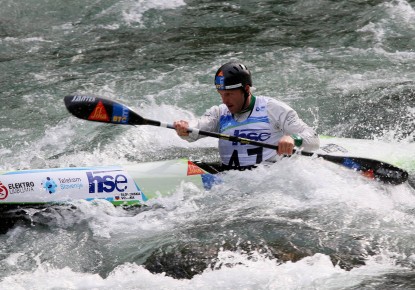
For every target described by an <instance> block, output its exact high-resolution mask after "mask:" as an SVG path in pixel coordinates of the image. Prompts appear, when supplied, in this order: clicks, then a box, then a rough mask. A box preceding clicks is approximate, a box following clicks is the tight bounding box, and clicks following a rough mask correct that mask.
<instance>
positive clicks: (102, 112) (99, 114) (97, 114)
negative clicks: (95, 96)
mask: <svg viewBox="0 0 415 290" xmlns="http://www.w3.org/2000/svg"><path fill="white" fill-rule="evenodd" d="M88 120H90V121H104V122H109V121H110V118H109V117H108V114H107V110H106V109H105V106H104V104H103V103H102V101H99V102H98V104H97V105H96V106H95V108H94V110H93V111H92V113H91V114H90V115H89V117H88Z"/></svg>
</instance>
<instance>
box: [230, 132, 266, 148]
mask: <svg viewBox="0 0 415 290" xmlns="http://www.w3.org/2000/svg"><path fill="white" fill-rule="evenodd" d="M261 131H264V130H263V129H244V130H235V131H234V134H233V135H234V136H235V137H238V138H245V139H249V140H253V141H260V142H264V141H266V140H268V139H269V138H271V133H269V132H261ZM237 144H238V142H232V145H237ZM241 144H244V142H241Z"/></svg>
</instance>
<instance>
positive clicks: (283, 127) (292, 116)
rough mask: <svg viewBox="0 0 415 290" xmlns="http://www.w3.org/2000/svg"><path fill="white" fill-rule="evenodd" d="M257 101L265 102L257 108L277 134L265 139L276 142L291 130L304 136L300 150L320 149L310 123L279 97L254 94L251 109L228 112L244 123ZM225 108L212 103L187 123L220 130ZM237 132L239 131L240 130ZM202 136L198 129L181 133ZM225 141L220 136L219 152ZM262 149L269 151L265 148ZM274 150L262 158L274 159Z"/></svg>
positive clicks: (213, 130) (192, 125)
mask: <svg viewBox="0 0 415 290" xmlns="http://www.w3.org/2000/svg"><path fill="white" fill-rule="evenodd" d="M257 104H265V106H266V107H265V110H264V109H261V108H260V107H259V110H264V111H261V112H262V113H261V114H264V115H266V116H267V117H268V122H269V123H268V124H269V127H270V128H268V129H269V130H271V131H272V132H273V134H274V135H273V136H278V138H276V139H277V140H276V139H274V137H272V139H271V140H267V141H266V142H267V143H271V142H274V143H273V144H275V145H277V144H278V141H279V138H281V137H282V136H284V135H288V136H289V135H292V134H297V135H298V136H299V137H301V138H302V139H303V144H302V145H301V147H302V149H303V150H305V151H308V152H310V151H315V150H317V149H319V146H320V140H319V138H318V135H317V133H316V132H315V131H314V129H313V128H311V127H309V126H308V125H307V124H305V123H304V122H303V121H302V120H301V119H300V118H299V117H298V114H297V112H296V111H294V110H293V109H292V108H291V107H290V106H288V105H287V104H285V103H283V102H281V101H277V100H275V99H272V98H269V97H263V96H257V97H256V101H255V107H254V108H253V111H252V112H246V113H242V114H234V116H233V118H232V115H230V117H231V118H232V119H233V120H234V121H235V122H237V123H243V122H244V121H246V120H247V119H248V118H249V117H250V115H252V114H254V116H255V115H256V109H257ZM261 106H262V105H261ZM226 111H227V107H226V105H224V104H221V105H219V106H213V107H211V108H210V109H209V110H207V111H206V113H205V114H204V115H203V116H202V117H201V118H199V119H197V120H192V121H191V122H190V123H189V125H190V127H193V128H197V129H200V130H204V131H212V132H217V133H219V132H220V130H221V125H220V124H221V123H220V118H221V116H223V115H224V114H225V112H226ZM265 112H266V114H265ZM262 125H264V124H261V126H262ZM268 129H267V130H268ZM224 133H225V132H224ZM234 134H235V132H234ZM238 134H240V131H239V133H238ZM231 135H233V134H231ZM252 136H253V135H252ZM202 137H205V136H202V135H198V134H197V133H190V135H189V136H187V137H182V138H183V139H185V140H188V141H195V140H197V139H199V138H202ZM240 137H242V136H240ZM247 137H248V136H247ZM248 138H249V137H248ZM253 138H256V137H253ZM261 138H262V137H261ZM224 142H229V143H232V142H231V141H226V140H220V141H219V152H220V153H221V152H222V149H221V147H222V146H223V145H224V144H225V143H224ZM243 146H247V145H243ZM223 150H224V151H223V152H225V151H227V150H228V149H223ZM264 150H265V148H264ZM265 151H266V152H268V151H267V150H265ZM265 151H264V152H265ZM273 151H274V150H273ZM221 154H222V153H221ZM276 154H277V152H276V151H274V152H273V153H272V156H271V157H269V158H268V155H267V156H265V155H263V157H262V158H263V160H264V161H265V160H273V159H275V156H276ZM225 155H227V154H225ZM221 159H222V162H223V163H224V164H229V158H228V157H226V156H222V155H221ZM226 161H228V163H226ZM255 163H256V160H255V162H253V163H252V164H250V165H254V164H255ZM241 165H242V164H241Z"/></svg>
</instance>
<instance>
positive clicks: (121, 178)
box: [86, 171, 128, 193]
mask: <svg viewBox="0 0 415 290" xmlns="http://www.w3.org/2000/svg"><path fill="white" fill-rule="evenodd" d="M86 176H87V178H88V182H89V193H103V192H114V191H116V192H124V191H125V190H126V189H127V188H128V186H127V183H128V179H127V177H126V176H125V175H123V174H120V173H119V172H117V171H98V172H87V173H86Z"/></svg>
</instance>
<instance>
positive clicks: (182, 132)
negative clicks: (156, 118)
mask: <svg viewBox="0 0 415 290" xmlns="http://www.w3.org/2000/svg"><path fill="white" fill-rule="evenodd" d="M173 126H174V128H175V129H176V132H177V135H179V136H189V132H187V129H188V128H189V123H188V122H187V121H184V120H180V121H176V122H174V123H173Z"/></svg>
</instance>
